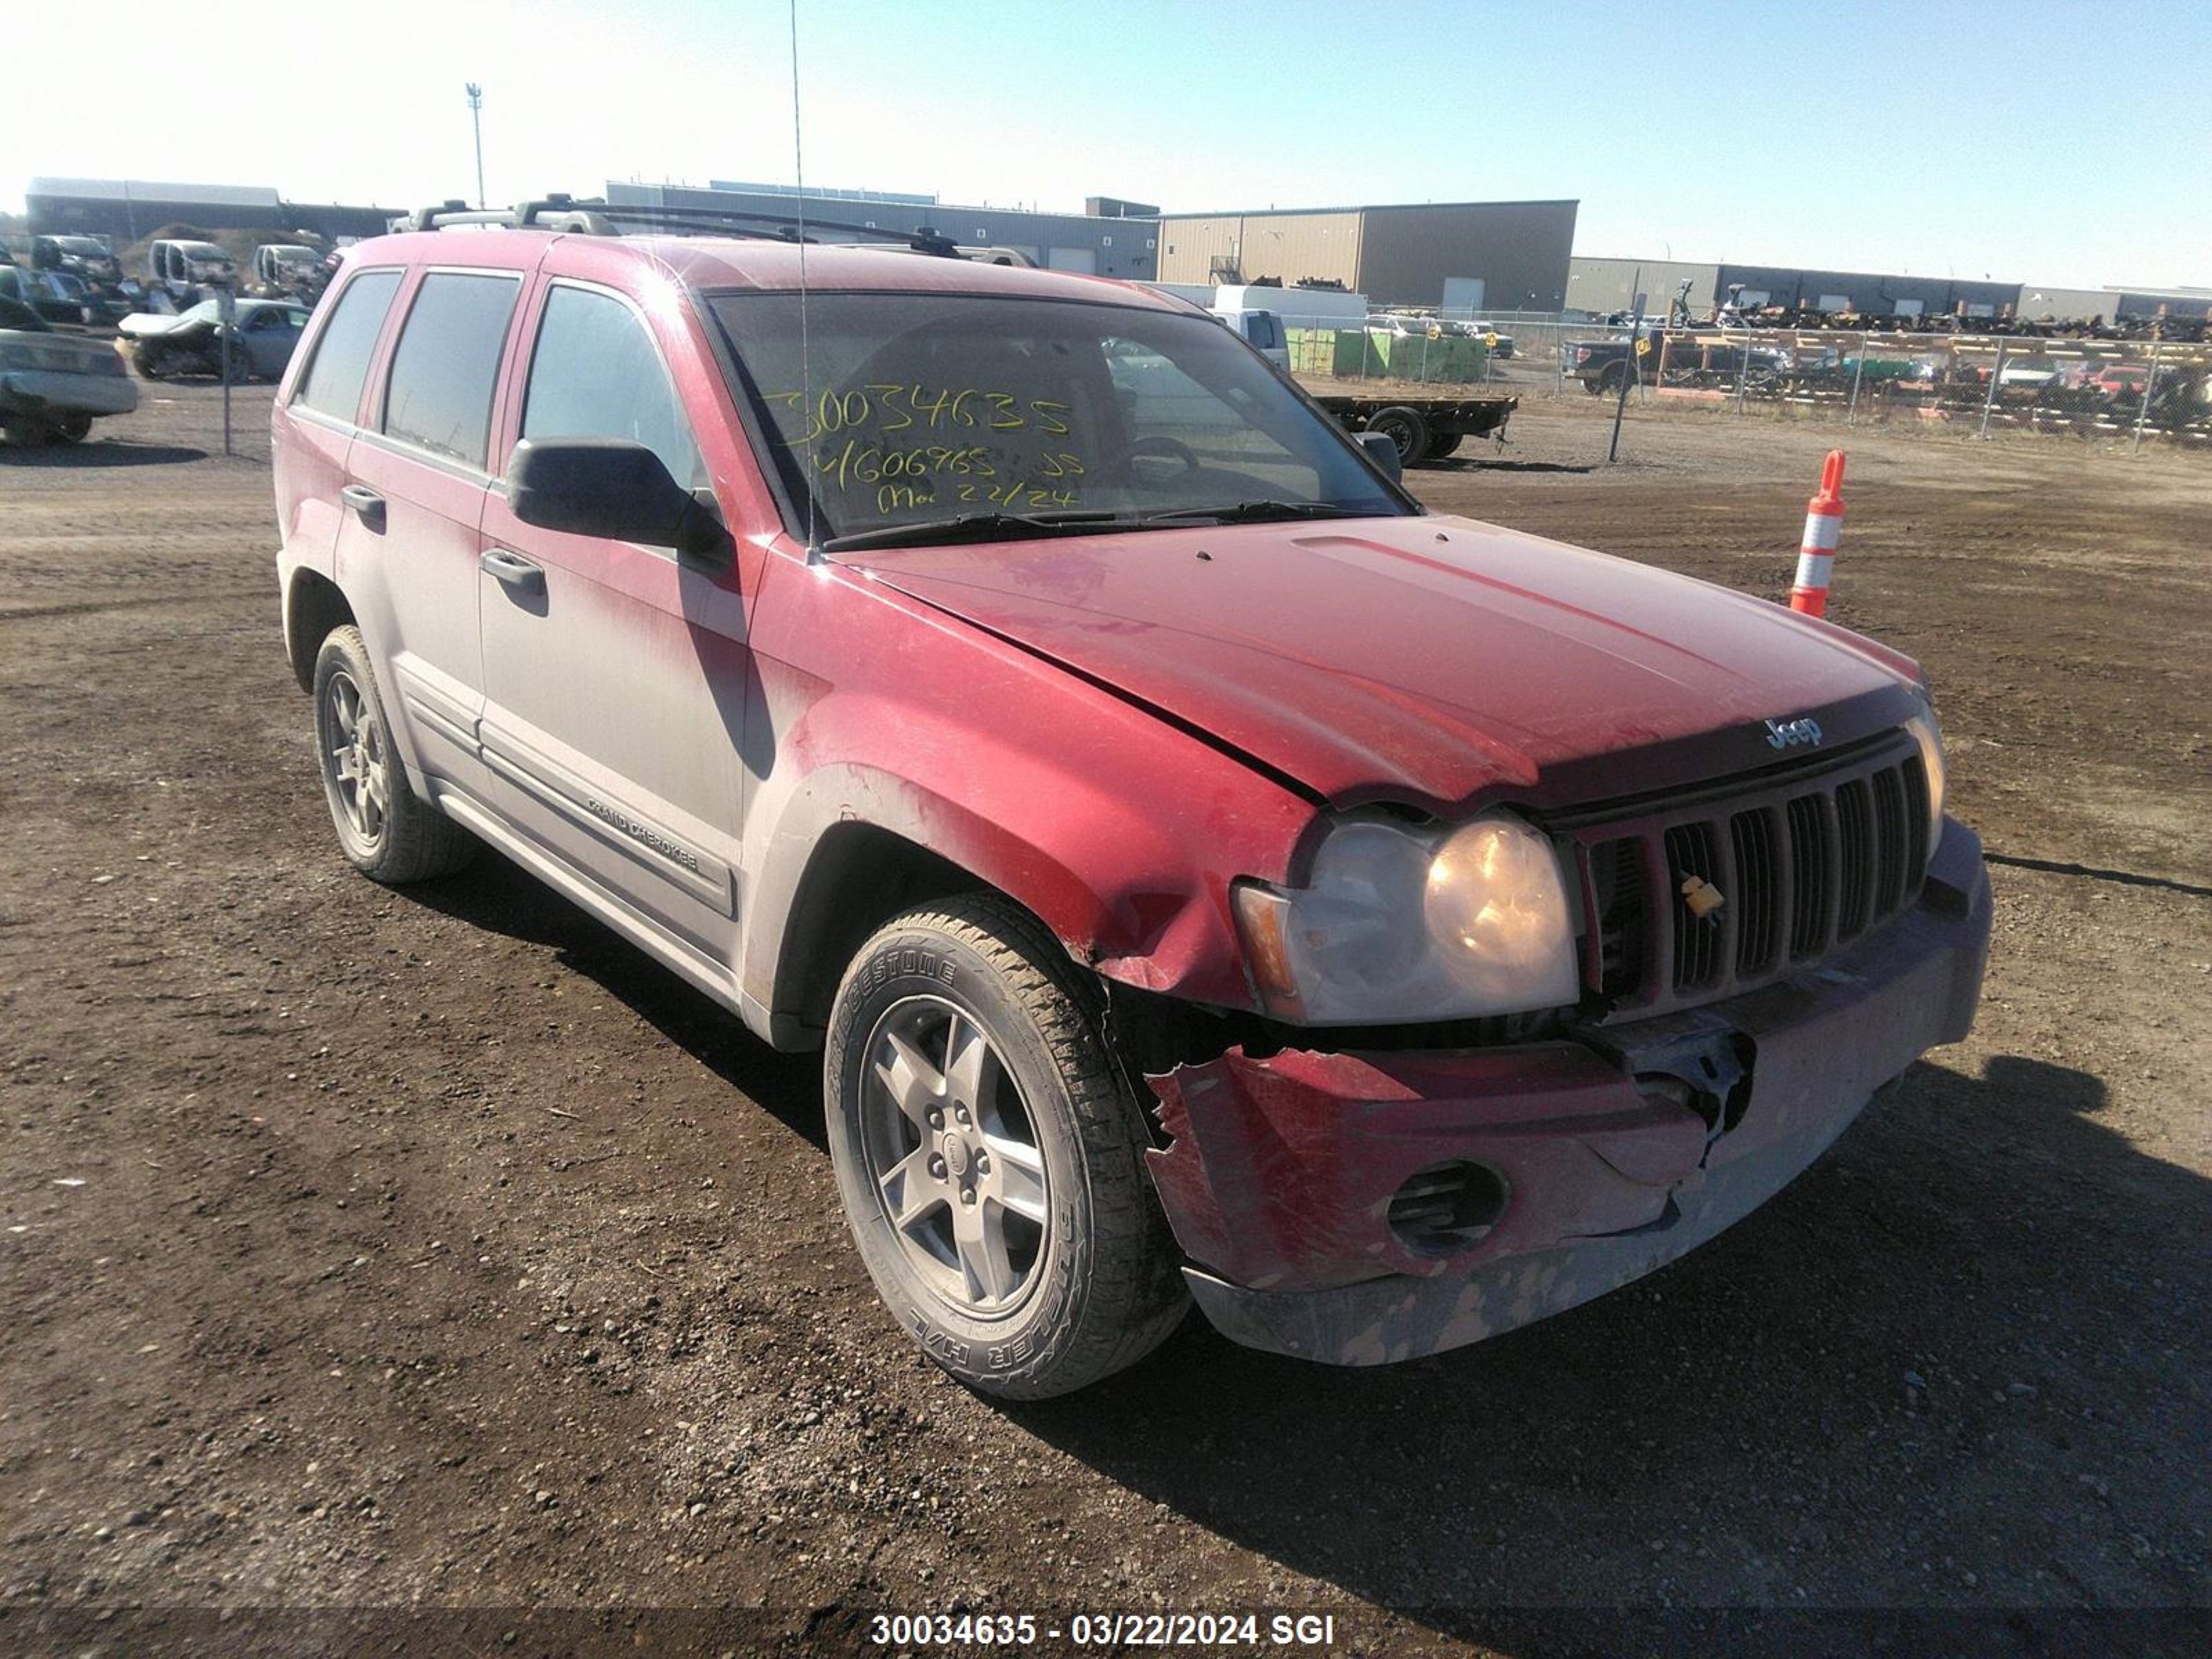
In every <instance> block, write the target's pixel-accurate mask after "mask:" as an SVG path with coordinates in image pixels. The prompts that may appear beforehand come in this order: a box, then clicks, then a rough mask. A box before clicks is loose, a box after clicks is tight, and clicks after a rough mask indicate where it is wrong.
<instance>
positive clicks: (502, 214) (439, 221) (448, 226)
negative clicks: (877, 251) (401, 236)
mask: <svg viewBox="0 0 2212 1659" xmlns="http://www.w3.org/2000/svg"><path fill="white" fill-rule="evenodd" d="M625 225H635V226H637V227H639V228H641V229H647V230H657V231H663V232H673V233H675V234H690V235H694V236H745V237H751V238H756V239H758V240H763V241H781V242H797V241H802V240H803V241H809V242H815V241H819V240H821V238H820V237H819V236H817V235H815V234H813V233H815V232H817V231H829V232H831V233H834V234H838V235H842V236H850V237H854V238H868V239H872V240H876V241H879V242H884V243H889V244H893V245H896V246H899V247H902V248H903V249H905V250H907V251H909V252H915V253H928V254H934V255H937V256H939V258H947V259H958V258H974V257H977V256H978V255H979V254H980V255H981V256H983V257H986V258H989V259H990V261H991V262H992V263H994V264H1007V263H1009V261H1008V260H1007V259H1006V258H1003V257H1000V256H1002V255H1004V254H1006V253H1008V252H1012V250H1010V249H999V248H991V249H979V250H970V249H967V248H963V247H961V246H957V244H956V243H955V242H954V241H953V240H952V239H951V237H949V236H946V235H944V234H940V233H939V232H938V231H935V230H933V229H932V228H930V227H928V226H927V225H919V226H916V227H915V228H914V229H912V230H884V229H882V228H878V227H877V226H875V225H856V224H854V223H852V222H850V221H848V220H843V219H813V218H801V217H799V216H797V215H795V214H788V213H741V212H738V211H736V210H732V209H725V208H713V207H665V206H659V207H656V206H629V205H617V204H613V203H610V202H607V201H605V200H604V199H602V198H600V197H591V198H589V199H586V200H583V201H579V200H578V199H577V198H576V197H573V196H568V195H565V194H561V193H557V192H556V193H550V194H548V195H546V196H544V197H541V198H539V199H538V200H536V201H530V202H518V203H516V204H514V205H513V207H511V208H472V207H471V206H470V205H469V204H467V203H466V202H464V201H461V200H459V198H458V197H455V198H449V199H448V200H447V201H444V202H441V203H440V204H437V205H436V206H435V207H426V208H417V209H416V210H414V211H413V212H411V213H407V214H403V215H401V216H399V217H398V218H397V219H395V220H393V221H392V229H394V230H395V231H408V230H453V229H463V228H471V227H482V226H491V227H494V228H504V229H508V230H526V229H527V230H561V231H572V232H576V233H580V234H584V235H588V236H620V235H622V234H624V233H623V226H625Z"/></svg>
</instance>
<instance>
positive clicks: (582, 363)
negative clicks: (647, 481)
mask: <svg viewBox="0 0 2212 1659" xmlns="http://www.w3.org/2000/svg"><path fill="white" fill-rule="evenodd" d="M522 435H523V436H524V437H526V438H628V439H629V440H630V441H632V442H634V443H641V444H643V445H644V446H645V447H647V449H649V450H651V451H652V452H653V453H654V454H656V455H658V456H659V457H660V459H661V460H662V462H663V463H665V465H666V466H667V468H668V474H669V477H672V478H674V479H675V480H676V482H677V483H680V484H682V485H684V487H685V488H687V489H690V488H694V487H696V486H697V485H700V484H702V483H706V481H707V480H706V477H705V469H704V468H703V467H702V465H701V464H700V460H699V451H698V449H697V447H696V446H695V445H694V444H693V443H692V441H691V430H690V427H689V426H687V425H686V424H685V423H684V411H683V407H682V405H681V404H678V402H677V401H676V392H675V389H674V388H673V387H671V386H670V385H669V383H668V371H667V370H666V369H665V368H662V366H661V362H660V355H659V352H657V351H655V350H654V349H653V341H652V339H651V337H649V336H648V335H647V333H646V331H645V325H644V324H643V323H642V322H641V321H640V320H639V319H638V317H637V314H636V313H635V312H633V311H632V310H631V309H630V308H629V307H628V306H626V305H624V304H623V303H622V301H619V300H617V299H613V298H611V297H610V296H609V295H605V294H597V293H594V292H592V290H591V289H580V288H567V287H559V288H556V289H553V290H552V292H551V293H550V294H549V295H547V296H546V300H545V316H544V321H542V322H541V323H539V324H538V350H537V354H536V355H535V356H533V357H532V359H531V362H530V392H529V395H528V397H527V398H526V399H525V401H524V403H523V406H522Z"/></svg>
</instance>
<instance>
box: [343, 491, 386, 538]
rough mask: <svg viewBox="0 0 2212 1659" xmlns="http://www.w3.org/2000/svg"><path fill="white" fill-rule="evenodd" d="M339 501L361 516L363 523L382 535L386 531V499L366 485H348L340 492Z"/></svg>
mask: <svg viewBox="0 0 2212 1659" xmlns="http://www.w3.org/2000/svg"><path fill="white" fill-rule="evenodd" d="M338 499H339V500H340V501H343V502H344V503H345V504H346V505H347V506H348V507H351V508H352V509H353V510H354V512H355V513H356V514H357V515H359V517H360V519H361V521H362V523H363V524H365V525H367V526H368V527H369V528H370V529H371V530H374V531H376V532H378V533H379V534H381V533H382V532H383V530H384V497H383V496H381V495H378V494H377V493H376V492H375V491H374V489H369V488H368V486H367V485H366V484H348V485H347V486H346V487H345V488H344V489H341V490H340V491H338Z"/></svg>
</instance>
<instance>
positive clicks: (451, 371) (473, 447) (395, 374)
mask: <svg viewBox="0 0 2212 1659" xmlns="http://www.w3.org/2000/svg"><path fill="white" fill-rule="evenodd" d="M521 290H522V283H521V282H520V279H519V278H517V277H513V276H504V275H501V276H492V275H488V274H487V275H478V274H477V273H476V272H474V271H470V272H459V271H442V270H439V271H432V272H431V273H430V274H429V275H428V276H425V277H424V278H423V279H422V289H421V290H420V291H419V292H418V293H416V295H415V303H414V305H413V307H411V308H410V310H409V311H408V313H407V322H406V325H405V326H404V328H402V329H401V330H400V333H399V344H398V347H397V348H396V349H394V350H393V352H392V380H391V384H390V385H389V386H387V387H386V390H385V394H384V433H385V435H386V437H388V438H397V439H398V440H399V441H401V442H402V443H410V444H413V445H414V446H415V447H416V448H418V449H425V450H428V452H429V453H431V454H433V455H436V456H439V457H441V459H445V460H449V461H458V462H459V463H460V464H461V465H464V466H472V467H481V466H483V463H484V446H485V442H486V441H487V439H488V437H489V434H490V430H491V394H492V384H493V382H494V380H495V379H496V378H497V377H498V374H499V359H500V353H501V349H503V348H504V347H505V345H506V343H507V319H509V318H510V317H512V316H513V314H514V301H515V296H516V295H518V294H520V292H521Z"/></svg>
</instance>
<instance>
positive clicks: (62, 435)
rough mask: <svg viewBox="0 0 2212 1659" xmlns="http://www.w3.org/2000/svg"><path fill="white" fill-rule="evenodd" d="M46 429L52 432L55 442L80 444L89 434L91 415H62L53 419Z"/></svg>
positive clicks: (90, 431)
mask: <svg viewBox="0 0 2212 1659" xmlns="http://www.w3.org/2000/svg"><path fill="white" fill-rule="evenodd" d="M47 430H48V431H49V432H51V433H52V435H53V438H54V441H55V442H57V443H64V444H81V443H82V442H83V441H85V439H86V438H87V437H88V436H89V435H91V433H92V416H89V415H64V416H61V417H60V418H59V419H58V420H57V421H55V422H54V423H53V424H52V426H51V427H49V428H47Z"/></svg>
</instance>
